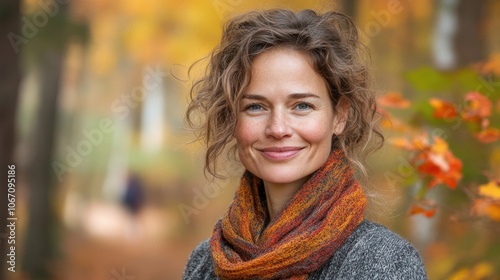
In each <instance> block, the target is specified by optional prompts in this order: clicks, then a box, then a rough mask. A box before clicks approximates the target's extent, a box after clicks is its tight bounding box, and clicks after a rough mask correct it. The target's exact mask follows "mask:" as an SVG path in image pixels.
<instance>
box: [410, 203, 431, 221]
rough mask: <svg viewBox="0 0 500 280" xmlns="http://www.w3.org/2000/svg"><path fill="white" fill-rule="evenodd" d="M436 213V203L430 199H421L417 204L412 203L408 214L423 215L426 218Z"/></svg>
mask: <svg viewBox="0 0 500 280" xmlns="http://www.w3.org/2000/svg"><path fill="white" fill-rule="evenodd" d="M436 213H437V207H436V205H435V204H434V203H433V202H431V201H422V202H420V203H418V204H413V205H412V207H411V209H410V215H418V214H421V215H424V216H425V217H427V218H432V217H434V216H435V215H436Z"/></svg>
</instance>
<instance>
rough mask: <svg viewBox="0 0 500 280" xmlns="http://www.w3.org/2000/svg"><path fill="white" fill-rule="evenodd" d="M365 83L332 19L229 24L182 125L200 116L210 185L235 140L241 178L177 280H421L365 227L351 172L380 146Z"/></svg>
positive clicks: (396, 242)
mask: <svg viewBox="0 0 500 280" xmlns="http://www.w3.org/2000/svg"><path fill="white" fill-rule="evenodd" d="M369 81H370V80H369V73H368V70H367V66H366V65H365V64H364V63H363V62H362V56H361V52H360V43H359V41H358V36H357V31H356V28H355V26H354V25H353V23H352V21H351V20H350V19H349V18H348V17H346V16H344V15H342V14H340V13H336V12H329V13H325V14H322V15H319V14H317V13H316V12H314V11H311V10H304V11H301V12H298V13H294V12H291V11H288V10H269V11H262V12H250V13H247V14H244V15H241V16H238V17H236V18H234V19H232V20H230V21H229V22H228V24H227V25H226V27H225V29H224V33H223V37H222V41H221V43H220V45H219V46H218V47H217V48H216V49H215V50H214V51H213V52H212V54H211V57H210V63H209V67H208V69H207V73H206V76H205V77H204V78H203V79H201V80H200V81H198V82H197V83H195V85H194V86H193V88H192V91H191V97H192V101H191V103H190V105H189V108H188V112H187V119H188V121H189V123H190V124H191V125H192V126H195V125H196V124H195V123H194V122H193V121H192V120H193V118H194V117H195V116H194V115H195V114H201V115H202V116H203V118H201V119H202V123H201V125H200V126H199V127H200V128H202V134H201V136H202V138H204V140H205V141H206V143H207V147H208V150H207V154H206V162H205V168H206V171H208V172H209V173H211V174H212V175H214V176H218V172H217V170H216V161H217V158H218V157H219V155H220V154H221V153H222V151H223V150H224V149H225V148H226V146H227V145H228V144H230V143H231V142H232V141H233V140H236V141H235V148H236V150H237V154H238V156H239V159H240V161H241V162H242V164H243V165H244V167H245V168H246V171H245V173H244V174H243V177H242V179H241V182H240V186H239V187H238V189H237V191H236V194H235V197H234V200H233V202H232V204H231V206H230V207H229V209H228V211H227V213H226V214H225V215H224V216H223V217H222V218H221V220H219V222H218V223H217V224H216V225H215V228H214V231H213V234H212V236H211V237H210V239H209V240H207V241H205V242H203V243H201V244H200V245H199V246H198V247H197V248H196V249H195V250H194V251H193V252H192V254H191V256H190V257H189V260H188V263H187V266H186V268H185V271H184V279H426V278H427V276H426V272H425V268H424V266H423V263H422V260H421V258H420V256H419V254H418V252H417V251H416V250H415V248H414V247H413V246H412V245H411V244H409V243H408V242H407V241H406V240H404V239H402V238H401V237H399V236H398V235H396V234H395V233H392V232H391V231H389V230H388V229H386V228H384V227H383V226H381V225H377V224H375V223H372V222H369V221H367V220H365V219H364V211H365V205H366V198H365V195H364V193H363V191H362V189H361V187H360V185H359V183H358V182H357V181H356V179H355V178H354V171H353V168H352V165H353V164H354V165H356V166H357V167H358V168H359V169H360V170H361V171H362V172H364V169H363V168H362V164H361V159H362V158H363V155H364V154H366V152H368V151H370V150H374V149H375V148H377V147H379V146H380V144H381V142H382V141H383V137H382V135H381V134H380V132H379V131H378V129H377V126H376V124H375V123H376V122H375V121H376V116H377V113H376V104H375V101H374V93H373V91H372V89H371V88H370V82H369ZM369 140H370V143H372V145H369V144H368V142H369ZM377 142H378V144H377ZM373 143H375V144H373ZM370 147H372V148H370Z"/></svg>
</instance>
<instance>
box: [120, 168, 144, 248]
mask: <svg viewBox="0 0 500 280" xmlns="http://www.w3.org/2000/svg"><path fill="white" fill-rule="evenodd" d="M144 200H145V195H144V186H143V183H142V181H141V178H140V177H139V175H138V174H136V173H134V172H130V173H129V174H128V175H127V181H126V186H125V192H124V194H123V197H122V203H123V206H125V208H126V209H127V211H128V213H129V214H130V223H129V228H128V232H127V235H128V236H129V238H130V239H133V240H136V239H137V238H139V237H140V235H141V227H140V224H139V214H140V211H141V209H142V207H143V206H144Z"/></svg>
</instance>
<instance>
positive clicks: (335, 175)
mask: <svg viewBox="0 0 500 280" xmlns="http://www.w3.org/2000/svg"><path fill="white" fill-rule="evenodd" d="M365 207H366V198H365V196H364V193H363V191H362V190H361V187H360V185H359V183H358V182H357V181H356V180H355V178H354V172H353V169H352V167H351V166H350V164H349V162H348V160H347V159H346V157H345V155H344V153H343V152H342V151H341V150H334V151H333V152H332V153H331V154H330V156H329V158H328V160H327V161H326V162H325V164H324V165H323V166H322V167H321V168H320V169H318V170H317V171H316V172H314V173H313V174H312V176H311V178H310V179H309V180H308V181H307V182H306V183H305V184H304V185H303V186H302V188H301V189H300V190H299V191H298V192H297V193H296V194H295V195H294V196H293V197H292V198H291V199H290V201H288V202H287V203H286V204H285V206H284V207H283V209H281V211H280V212H278V213H277V214H276V216H275V217H274V218H273V219H272V220H270V219H269V214H268V211H267V204H266V201H265V191H264V186H263V182H262V180H261V179H259V178H257V177H256V176H254V175H253V174H251V173H250V172H249V171H245V173H244V175H243V177H242V179H241V182H240V186H239V188H238V189H237V191H236V194H235V198H234V200H233V202H232V204H231V205H230V207H229V210H228V211H227V213H226V214H225V215H224V216H223V217H222V219H221V220H219V221H218V223H217V224H216V226H215V228H214V231H213V234H212V237H211V239H210V249H211V252H212V257H213V260H214V266H215V267H214V268H215V272H216V274H217V276H218V277H219V278H221V279H282V278H291V279H306V278H307V275H308V274H309V273H311V272H313V271H315V270H316V269H318V268H320V267H321V266H322V265H323V264H325V263H326V261H328V260H329V259H330V258H331V257H332V256H333V254H334V253H335V251H336V250H337V249H339V248H340V247H341V246H342V245H343V244H344V242H345V241H346V239H347V238H348V237H349V236H350V235H351V233H352V232H353V231H354V230H355V229H356V227H357V226H358V225H359V224H360V223H361V221H362V220H363V214H364V210H365Z"/></svg>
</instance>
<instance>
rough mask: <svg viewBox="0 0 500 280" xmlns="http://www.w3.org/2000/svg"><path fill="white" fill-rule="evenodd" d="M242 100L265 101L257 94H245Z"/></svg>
mask: <svg viewBox="0 0 500 280" xmlns="http://www.w3.org/2000/svg"><path fill="white" fill-rule="evenodd" d="M242 98H243V99H255V100H266V99H267V98H265V97H264V96H262V95H257V94H245V95H243V97H242Z"/></svg>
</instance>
